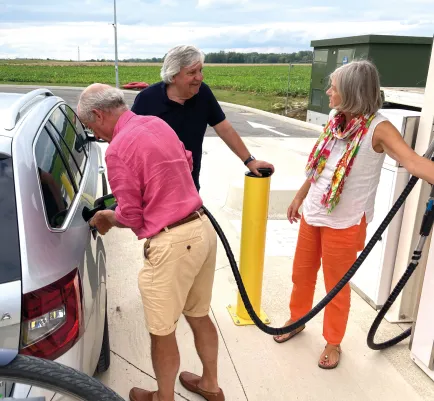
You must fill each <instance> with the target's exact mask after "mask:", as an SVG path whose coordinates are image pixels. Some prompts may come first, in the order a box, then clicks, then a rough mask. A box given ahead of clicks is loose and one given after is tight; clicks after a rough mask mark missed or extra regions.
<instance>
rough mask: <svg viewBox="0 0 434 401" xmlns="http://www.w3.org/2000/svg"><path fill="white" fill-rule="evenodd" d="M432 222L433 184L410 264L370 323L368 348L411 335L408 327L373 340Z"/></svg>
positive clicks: (416, 260) (415, 261)
mask: <svg viewBox="0 0 434 401" xmlns="http://www.w3.org/2000/svg"><path fill="white" fill-rule="evenodd" d="M433 223H434V186H433V187H432V188H431V194H430V198H429V200H428V202H427V206H426V209H425V214H424V216H423V219H422V224H421V227H420V232H419V235H420V237H419V241H418V243H417V245H416V248H415V250H414V251H413V256H412V258H411V261H410V264H409V265H408V267H407V269H406V271H405V272H404V274H403V275H402V277H401V279H400V280H399V281H398V283H397V284H396V286H395V288H394V289H393V291H392V293H391V294H390V295H389V297H388V298H387V300H386V302H385V303H384V305H383V307H382V308H381V310H380V311H379V312H378V314H377V316H376V317H375V319H374V322H373V323H372V326H371V328H370V329H369V333H368V338H367V344H368V347H369V348H371V349H374V350H381V349H385V348H389V347H391V346H392V345H395V344H398V343H399V342H401V341H402V340H404V339H406V338H407V337H409V336H410V335H411V327H410V328H409V329H407V330H405V331H404V332H403V333H401V334H399V335H398V336H396V337H394V338H391V339H390V340H387V341H384V342H382V343H376V342H375V341H374V337H375V334H376V332H377V330H378V327H379V326H380V324H381V322H382V320H383V318H384V316H386V313H387V312H388V311H389V309H390V307H391V306H392V304H393V303H394V302H395V300H396V298H397V297H398V295H399V294H400V292H401V291H402V290H403V289H404V287H405V285H406V284H407V281H408V280H409V279H410V277H411V275H412V274H413V273H414V271H415V270H416V267H417V266H418V264H419V260H420V258H421V257H422V250H423V247H424V245H425V241H426V239H427V237H429V235H430V233H431V229H432V226H433Z"/></svg>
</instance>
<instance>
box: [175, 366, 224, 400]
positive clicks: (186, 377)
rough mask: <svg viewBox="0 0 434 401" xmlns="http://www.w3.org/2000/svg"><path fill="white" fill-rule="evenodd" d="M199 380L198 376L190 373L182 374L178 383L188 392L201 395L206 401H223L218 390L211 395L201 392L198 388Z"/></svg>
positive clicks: (222, 395) (207, 392)
mask: <svg viewBox="0 0 434 401" xmlns="http://www.w3.org/2000/svg"><path fill="white" fill-rule="evenodd" d="M200 379H201V378H200V377H199V376H197V375H195V374H194V373H190V372H182V373H181V374H180V375H179V381H180V382H181V384H182V385H183V386H184V387H185V388H186V389H187V390H188V391H191V392H192V393H196V394H199V395H201V396H202V397H203V398H205V400H207V401H225V396H224V394H223V390H222V389H219V391H218V392H217V393H211V392H209V391H205V390H202V389H201V388H200V387H199V386H198V384H199V382H200Z"/></svg>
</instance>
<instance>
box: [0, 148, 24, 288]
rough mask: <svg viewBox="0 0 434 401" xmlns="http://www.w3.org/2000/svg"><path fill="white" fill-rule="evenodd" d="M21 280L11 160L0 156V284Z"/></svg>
mask: <svg viewBox="0 0 434 401" xmlns="http://www.w3.org/2000/svg"><path fill="white" fill-rule="evenodd" d="M20 279H21V263H20V249H19V239H18V222H17V207H16V203H15V189H14V176H13V171H12V158H10V157H6V156H2V155H1V154H0V284H3V283H8V282H10V281H16V280H20Z"/></svg>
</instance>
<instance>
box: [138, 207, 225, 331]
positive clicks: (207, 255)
mask: <svg viewBox="0 0 434 401" xmlns="http://www.w3.org/2000/svg"><path fill="white" fill-rule="evenodd" d="M216 250H217V236H216V232H215V230H214V228H213V226H212V224H211V222H210V221H209V219H208V217H206V216H205V215H202V216H200V217H198V218H197V219H195V220H193V221H190V222H188V223H184V224H182V225H180V226H177V227H174V228H171V229H166V231H162V232H160V233H159V234H157V235H156V236H154V237H152V238H151V239H148V240H147V241H146V242H145V246H144V256H145V263H144V267H143V269H141V270H140V272H139V289H140V293H141V295H142V300H143V306H144V310H145V320H146V326H147V329H148V331H149V332H150V333H151V334H154V335H159V336H165V335H168V334H170V333H172V332H173V331H174V330H175V329H176V325H177V322H178V319H179V317H180V316H181V314H184V315H186V316H191V317H202V316H206V315H208V313H209V308H210V304H211V296H212V286H213V282H214V272H215V264H216Z"/></svg>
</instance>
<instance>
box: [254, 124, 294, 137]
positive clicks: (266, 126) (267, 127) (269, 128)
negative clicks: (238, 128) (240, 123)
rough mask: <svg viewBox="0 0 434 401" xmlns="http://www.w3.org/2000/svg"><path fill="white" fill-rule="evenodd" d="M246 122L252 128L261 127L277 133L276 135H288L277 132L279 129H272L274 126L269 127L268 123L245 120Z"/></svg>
mask: <svg viewBox="0 0 434 401" xmlns="http://www.w3.org/2000/svg"><path fill="white" fill-rule="evenodd" d="M247 122H248V123H249V124H250V125H251V126H252V128H262V129H265V130H267V131H270V132H274V133H275V134H277V135H282V136H290V135H288V134H284V133H282V132H279V131H276V130H274V129H273V128H274V127H270V126H269V125H265V124H258V123H253V122H251V121H247Z"/></svg>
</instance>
